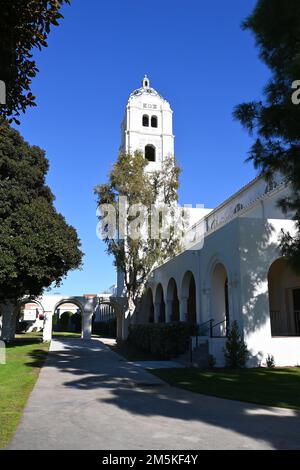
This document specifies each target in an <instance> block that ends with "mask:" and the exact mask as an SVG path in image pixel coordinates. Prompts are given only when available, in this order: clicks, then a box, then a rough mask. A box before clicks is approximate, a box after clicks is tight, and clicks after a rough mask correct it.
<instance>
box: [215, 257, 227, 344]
mask: <svg viewBox="0 0 300 470" xmlns="http://www.w3.org/2000/svg"><path fill="white" fill-rule="evenodd" d="M211 285H212V289H211V318H212V319H213V320H214V322H213V324H214V325H215V327H214V330H213V335H214V336H226V335H227V331H228V327H229V295H228V275H227V271H226V268H225V266H224V265H223V264H222V263H217V264H216V265H215V267H214V270H213V273H212V283H211Z"/></svg>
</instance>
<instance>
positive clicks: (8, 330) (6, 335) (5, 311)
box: [1, 301, 17, 341]
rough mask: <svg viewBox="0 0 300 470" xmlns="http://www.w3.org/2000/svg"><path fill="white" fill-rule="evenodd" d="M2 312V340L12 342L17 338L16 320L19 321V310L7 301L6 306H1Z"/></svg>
mask: <svg viewBox="0 0 300 470" xmlns="http://www.w3.org/2000/svg"><path fill="white" fill-rule="evenodd" d="M1 312H2V329H1V339H3V340H4V341H12V340H13V339H14V337H15V332H16V319H17V309H16V305H15V304H14V303H13V302H11V301H7V302H6V303H5V304H4V303H3V304H1Z"/></svg>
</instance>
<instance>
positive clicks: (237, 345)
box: [223, 321, 249, 369]
mask: <svg viewBox="0 0 300 470" xmlns="http://www.w3.org/2000/svg"><path fill="white" fill-rule="evenodd" d="M223 352H224V357H225V363H226V366H227V367H230V368H231V369H237V368H239V367H244V366H245V364H246V362H247V359H248V357H249V351H248V349H247V345H246V343H245V341H244V339H243V338H242V336H241V334H240V332H239V326H238V323H237V321H234V322H233V323H232V326H231V328H230V329H229V332H228V337H227V341H226V344H225V348H223Z"/></svg>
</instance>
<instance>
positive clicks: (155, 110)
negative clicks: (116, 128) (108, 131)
mask: <svg viewBox="0 0 300 470" xmlns="http://www.w3.org/2000/svg"><path fill="white" fill-rule="evenodd" d="M120 150H121V151H123V152H126V153H130V154H133V153H134V152H135V151H137V150H139V151H141V152H142V153H143V154H144V155H145V158H146V159H147V160H148V161H149V165H147V171H151V170H159V169H160V168H161V163H162V161H163V159H165V158H168V157H169V156H173V155H174V135H173V111H172V109H171V107H170V105H169V103H168V102H167V101H166V100H165V99H164V98H163V97H162V96H161V95H160V94H159V93H158V92H157V91H156V90H155V89H154V88H152V87H151V86H150V80H149V78H148V77H147V75H145V77H144V79H143V81H142V86H141V87H140V88H138V89H137V90H135V91H133V92H132V93H131V94H130V96H129V99H128V102H127V105H126V109H125V116H124V119H123V121H122V124H121V146H120Z"/></svg>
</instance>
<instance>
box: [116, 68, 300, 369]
mask: <svg viewBox="0 0 300 470" xmlns="http://www.w3.org/2000/svg"><path fill="white" fill-rule="evenodd" d="M172 115H173V114H172V110H171V108H170V105H169V103H168V102H167V101H165V100H164V99H163V98H162V97H161V96H160V94H159V93H157V92H156V91H155V90H154V89H153V88H151V87H150V83H149V79H148V78H147V77H145V78H144V80H143V83H142V87H141V88H139V89H138V90H136V91H134V92H133V93H131V95H130V98H129V100H128V103H127V106H126V111H125V117H124V120H123V123H122V141H121V149H124V150H126V152H130V153H132V152H134V151H135V150H141V151H142V152H143V153H144V155H145V158H147V159H148V160H149V162H150V164H149V165H148V166H149V168H150V170H151V168H159V165H160V164H161V161H162V160H163V159H164V158H168V157H169V156H170V155H173V154H174V135H173V125H172ZM288 192H289V187H288V186H287V185H286V183H285V182H284V181H283V179H282V178H281V177H280V175H274V178H273V180H272V181H271V182H269V183H267V182H266V181H265V180H264V179H263V178H262V177H258V178H256V179H255V180H253V181H252V182H250V183H249V184H248V185H246V186H245V187H244V188H242V189H241V190H240V191H238V192H237V193H236V194H234V195H233V196H231V197H230V198H229V199H227V200H226V201H225V202H224V203H222V204H221V205H220V206H219V207H217V208H216V209H214V210H209V209H199V210H198V212H196V211H194V213H192V212H191V214H192V220H191V222H195V223H193V225H192V226H191V227H190V228H189V229H188V233H189V235H190V240H193V239H194V242H193V241H192V242H191V243H190V244H189V245H188V249H184V250H183V252H182V253H180V254H179V255H178V256H176V257H174V258H173V259H171V260H169V261H168V262H166V263H165V264H163V265H162V266H160V267H159V268H157V269H155V271H154V272H153V275H152V278H151V281H150V282H149V286H148V289H147V292H146V293H145V296H144V300H143V302H142V305H141V308H140V310H139V312H138V313H137V315H136V318H135V319H134V321H136V322H140V323H144V322H153V321H155V322H159V321H163V322H168V321H172V320H183V321H184V320H190V321H193V322H195V323H197V324H198V325H200V331H201V337H200V338H199V341H200V342H204V343H207V347H208V351H209V353H210V354H212V355H214V356H215V358H216V360H217V365H219V366H221V365H223V364H224V359H223V352H222V348H223V346H224V344H225V341H226V332H227V329H228V326H229V325H230V322H232V321H233V320H237V321H238V324H239V327H240V330H241V331H242V333H243V335H244V338H245V340H246V343H247V345H248V348H249V350H250V352H251V357H250V359H249V362H248V365H257V364H259V363H264V360H265V358H266V356H267V355H268V354H272V355H273V356H274V358H275V363H276V365H281V366H285V365H296V364H300V277H299V276H297V275H295V274H294V273H293V272H292V271H291V269H290V268H289V267H288V266H287V264H286V261H285V260H284V259H283V258H282V257H281V254H280V250H279V237H280V234H281V230H282V229H284V230H288V231H290V232H291V233H293V232H294V229H295V228H294V222H293V221H292V214H284V213H283V212H282V211H281V210H280V209H279V208H278V206H277V202H278V200H279V199H280V198H281V197H282V196H284V195H286V194H288ZM195 218H196V219H197V220H196V221H195Z"/></svg>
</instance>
